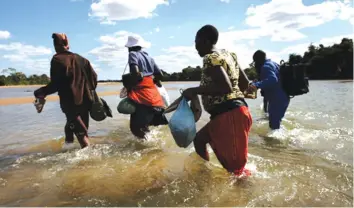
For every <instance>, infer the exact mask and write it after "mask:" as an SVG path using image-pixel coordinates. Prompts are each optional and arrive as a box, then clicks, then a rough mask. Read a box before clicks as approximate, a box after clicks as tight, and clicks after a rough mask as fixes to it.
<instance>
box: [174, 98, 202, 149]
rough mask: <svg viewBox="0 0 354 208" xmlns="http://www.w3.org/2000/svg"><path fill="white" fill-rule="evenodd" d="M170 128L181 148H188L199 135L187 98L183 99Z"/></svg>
mask: <svg viewBox="0 0 354 208" xmlns="http://www.w3.org/2000/svg"><path fill="white" fill-rule="evenodd" d="M168 126H169V127H170V130H171V134H172V136H173V138H174V140H175V142H176V144H177V145H178V146H179V147H184V148H187V147H188V146H189V145H190V144H191V143H192V142H193V140H194V138H195V136H196V134H197V129H196V125H195V120H194V114H193V112H192V110H191V108H190V107H189V105H188V102H187V100H186V99H185V98H182V100H181V102H180V103H179V105H178V107H177V110H176V111H175V113H174V114H173V115H172V117H171V119H170V121H169V124H168Z"/></svg>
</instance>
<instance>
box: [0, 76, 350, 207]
mask: <svg viewBox="0 0 354 208" xmlns="http://www.w3.org/2000/svg"><path fill="white" fill-rule="evenodd" d="M311 87H312V88H311V89H312V93H311V95H305V96H302V97H299V98H295V99H293V100H292V102H291V106H290V109H289V112H288V113H287V115H286V119H285V121H284V123H283V129H282V130H280V131H277V132H269V131H268V128H267V126H268V124H267V121H266V120H265V119H264V116H263V115H262V112H261V110H260V109H259V104H260V103H261V100H260V99H258V100H255V101H249V105H250V108H251V112H252V115H253V119H254V125H253V127H252V130H251V135H250V141H249V143H250V144H249V161H248V164H247V166H248V168H249V169H251V170H252V176H251V177H249V178H247V179H245V178H241V179H237V178H233V177H232V176H230V175H229V174H228V173H226V172H225V171H224V169H223V168H222V167H221V165H220V164H219V163H218V161H217V160H216V158H215V155H214V154H211V155H210V156H211V162H204V161H203V160H201V159H200V158H199V157H198V156H197V155H196V154H195V152H194V149H193V145H191V146H190V147H189V148H186V149H183V148H178V147H177V145H175V143H174V141H173V139H172V137H171V135H170V133H169V129H168V127H167V126H162V127H157V128H154V129H153V131H152V132H151V134H150V135H149V140H148V141H139V140H136V139H135V138H134V137H133V136H132V135H131V133H130V132H129V116H123V115H119V114H118V113H117V112H116V110H115V106H116V105H117V103H118V102H119V99H118V98H117V97H115V96H110V97H106V100H107V102H108V103H109V104H110V106H111V108H112V111H113V112H114V118H113V119H107V120H105V121H104V122H102V123H97V122H94V121H92V120H91V124H90V133H91V136H92V138H91V141H92V142H93V143H94V145H93V146H92V147H90V148H87V149H84V150H80V149H79V145H78V144H76V145H77V146H76V147H77V148H76V149H73V150H68V151H65V150H62V149H61V145H62V143H63V142H64V139H63V138H62V134H63V132H62V131H63V122H64V117H63V115H62V114H61V113H60V111H59V110H58V104H57V103H56V102H52V103H50V102H49V103H47V104H48V105H47V106H46V108H45V111H43V113H42V114H37V113H36V112H35V110H34V108H33V106H31V105H27V104H26V105H19V106H4V107H0V113H1V115H2V116H1V118H0V119H1V120H0V124H1V126H2V129H1V130H2V132H1V137H0V138H1V139H0V167H1V171H0V205H2V206H353V193H352V190H353V186H352V184H353V177H352V175H353V167H352V162H353V157H352V155H353V148H352V146H353V141H352V137H353V128H352V115H353V114H352V110H351V108H352V106H351V105H352V97H351V94H352V91H351V90H352V84H351V83H342V84H339V83H335V82H313V83H311ZM322 88H328V89H330V88H331V89H332V88H337V90H336V92H341V93H342V94H339V95H338V96H341V97H338V99H339V100H342V101H343V102H342V103H337V104H334V105H332V106H328V105H323V104H324V103H325V101H326V99H328V97H331V96H330V95H326V94H322V95H317V94H316V91H321V90H322ZM345 89H347V90H346V91H345ZM170 93H171V94H170V96H171V98H177V96H179V94H178V91H173V92H170ZM326 96H328V97H326ZM312 100H314V101H313V102H312ZM321 100H322V101H321ZM309 103H312V104H309ZM348 103H349V104H348ZM313 105H318V106H317V107H316V106H313ZM340 106H342V107H340ZM349 106H350V108H349ZM347 107H348V108H347ZM333 109H336V110H333ZM58 111H59V112H58ZM3 115H4V116H3ZM207 121H208V115H207V114H205V113H204V114H203V117H202V118H201V121H200V122H199V123H198V125H197V126H198V128H200V127H201V126H203V125H204V124H205V123H206V122H207Z"/></svg>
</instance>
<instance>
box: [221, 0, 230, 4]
mask: <svg viewBox="0 0 354 208" xmlns="http://www.w3.org/2000/svg"><path fill="white" fill-rule="evenodd" d="M220 1H221V2H225V3H230V0H220Z"/></svg>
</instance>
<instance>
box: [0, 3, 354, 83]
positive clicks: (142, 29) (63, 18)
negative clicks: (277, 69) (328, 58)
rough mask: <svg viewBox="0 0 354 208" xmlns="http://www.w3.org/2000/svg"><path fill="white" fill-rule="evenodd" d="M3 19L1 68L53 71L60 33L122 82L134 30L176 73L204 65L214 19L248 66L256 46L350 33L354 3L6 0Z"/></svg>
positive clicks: (102, 72) (272, 49)
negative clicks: (200, 45) (202, 34)
mask: <svg viewBox="0 0 354 208" xmlns="http://www.w3.org/2000/svg"><path fill="white" fill-rule="evenodd" d="M59 2H60V3H59ZM0 19H1V20H2V21H0V69H3V68H7V67H14V68H16V69H18V70H19V71H23V72H24V73H26V74H27V75H29V74H33V73H47V74H48V73H49V63H50V59H51V57H52V56H53V53H54V50H53V47H52V39H51V34H52V33H53V32H62V33H66V34H67V35H68V38H69V42H70V47H71V51H73V52H76V53H80V54H81V55H83V56H85V57H87V58H88V59H89V60H90V62H91V63H92V64H93V66H94V68H95V69H96V70H97V71H98V75H99V79H119V78H120V77H121V75H122V72H123V69H124V66H125V64H126V62H127V50H126V48H124V44H125V41H126V39H127V36H128V35H131V34H133V35H138V36H139V37H141V39H142V40H144V41H145V43H147V44H146V46H147V48H146V49H145V50H146V51H147V52H148V53H149V54H150V55H151V56H153V57H154V58H155V60H156V62H157V64H158V65H159V66H160V68H162V69H164V70H165V71H168V72H175V71H180V70H181V69H182V68H184V67H187V66H189V65H190V66H196V65H200V64H201V58H200V57H198V55H197V53H196V51H195V49H194V36H195V33H196V31H197V30H198V29H199V28H200V27H201V26H203V25H205V24H213V25H214V26H216V27H217V28H218V30H219V32H220V37H219V42H218V47H220V48H226V49H229V50H231V51H234V52H236V53H237V54H238V58H239V62H240V63H241V64H242V67H243V68H245V67H247V65H248V64H249V63H250V62H251V58H252V54H253V52H254V51H255V50H257V49H263V50H265V51H266V52H267V54H268V56H269V57H270V58H272V59H274V60H276V61H280V59H282V58H287V56H288V54H289V53H300V54H302V53H303V52H304V51H305V50H306V48H307V46H308V45H309V44H310V43H311V42H313V43H315V44H319V43H322V44H324V45H331V44H333V43H336V42H339V41H340V40H341V38H343V37H350V38H352V37H353V35H352V34H353V24H354V9H353V1H352V0H351V1H349V0H331V1H319V0H302V1H301V0H271V1H270V0H168V1H166V0H95V1H92V0H60V1H59V0H26V1H25V0H1V7H0Z"/></svg>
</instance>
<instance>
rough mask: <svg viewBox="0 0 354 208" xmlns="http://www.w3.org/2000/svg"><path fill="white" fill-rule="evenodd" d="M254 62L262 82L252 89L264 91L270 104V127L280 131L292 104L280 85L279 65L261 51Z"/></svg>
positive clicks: (255, 54)
mask: <svg viewBox="0 0 354 208" xmlns="http://www.w3.org/2000/svg"><path fill="white" fill-rule="evenodd" d="M253 61H254V62H255V67H256V69H257V70H259V71H260V79H261V80H260V81H257V82H254V83H253V84H251V85H250V88H251V89H252V90H257V89H261V90H263V91H264V98H265V99H266V100H268V103H269V104H268V105H269V106H268V113H269V127H270V128H271V129H272V130H275V129H279V128H280V123H281V120H282V119H283V117H284V115H285V112H286V110H287V108H288V106H289V102H290V98H289V96H288V95H287V94H286V93H285V92H284V90H283V88H282V86H281V83H280V77H279V76H280V75H279V65H278V64H277V63H275V62H274V61H271V60H270V59H267V58H266V53H265V52H263V51H261V50H258V51H256V52H255V53H254V55H253Z"/></svg>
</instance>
